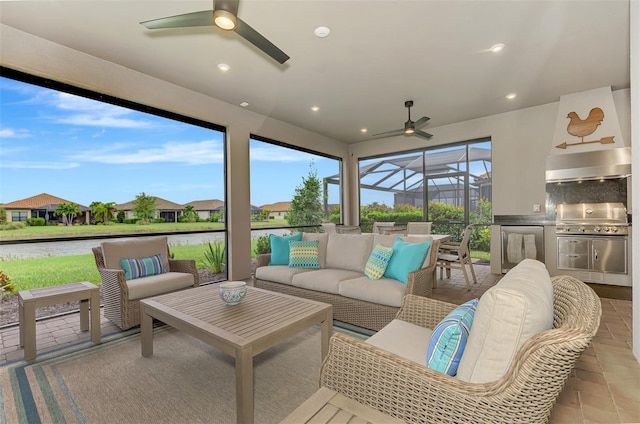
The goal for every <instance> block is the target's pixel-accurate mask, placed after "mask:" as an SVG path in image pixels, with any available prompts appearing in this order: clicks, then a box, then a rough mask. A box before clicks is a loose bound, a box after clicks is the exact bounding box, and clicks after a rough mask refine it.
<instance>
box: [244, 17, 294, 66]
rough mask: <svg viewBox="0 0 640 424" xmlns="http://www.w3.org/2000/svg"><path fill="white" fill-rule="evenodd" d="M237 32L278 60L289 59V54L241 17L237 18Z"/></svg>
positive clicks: (282, 61) (279, 61)
mask: <svg viewBox="0 0 640 424" xmlns="http://www.w3.org/2000/svg"><path fill="white" fill-rule="evenodd" d="M236 25H237V26H236V30H235V31H236V32H237V33H238V35H240V36H241V37H243V38H244V39H245V40H247V41H248V42H250V43H251V44H253V45H254V46H256V47H257V48H259V49H260V50H262V51H263V52H265V53H266V54H268V55H269V56H271V57H272V58H273V59H274V60H275V61H276V62H278V63H280V64H282V63H285V62H286V61H287V60H289V56H288V55H287V54H286V53H285V52H283V51H282V50H280V49H279V48H278V47H276V46H275V45H274V44H273V43H272V42H271V41H269V40H267V39H266V38H264V37H263V36H262V35H261V34H260V33H259V32H258V31H256V30H255V29H253V28H251V27H250V26H249V24H247V23H246V22H244V21H243V20H242V19H240V18H236Z"/></svg>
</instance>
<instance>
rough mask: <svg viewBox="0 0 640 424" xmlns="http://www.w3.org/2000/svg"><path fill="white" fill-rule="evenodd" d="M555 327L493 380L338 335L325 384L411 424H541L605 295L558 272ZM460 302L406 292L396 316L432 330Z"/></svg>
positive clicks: (583, 344) (325, 371) (588, 334)
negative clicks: (465, 376)
mask: <svg viewBox="0 0 640 424" xmlns="http://www.w3.org/2000/svg"><path fill="white" fill-rule="evenodd" d="M552 283H553V294H554V328H553V329H551V330H547V331H544V332H542V333H539V334H537V335H535V336H533V337H532V338H530V339H529V340H527V341H526V342H525V343H524V345H523V346H522V347H521V348H520V350H519V351H518V353H517V355H516V357H515V359H514V361H513V362H512V363H511V365H510V367H509V368H508V370H507V373H506V374H505V375H504V376H503V377H502V378H500V379H499V380H497V381H493V382H491V383H483V384H478V383H466V382H464V381H461V380H459V379H457V378H456V377H451V376H448V375H446V374H443V373H440V372H437V371H434V370H431V369H428V368H427V367H426V366H421V365H420V364H417V363H415V362H412V361H410V360H407V359H404V358H402V357H400V356H397V355H394V354H392V353H390V352H387V351H385V350H382V349H379V348H377V347H375V346H372V345H370V344H367V343H364V342H362V341H359V340H356V339H353V338H350V337H347V336H345V335H342V334H335V335H334V336H333V337H332V339H331V343H330V350H329V355H328V356H327V358H326V360H325V361H324V363H323V365H322V369H321V376H320V383H321V386H324V387H327V388H329V389H332V390H334V391H336V392H339V393H342V394H343V395H345V396H347V397H349V398H351V399H354V400H356V401H358V402H360V403H363V404H366V405H369V406H371V407H373V408H375V409H378V410H380V411H382V412H384V413H386V414H388V415H391V416H394V417H397V418H400V419H402V420H404V421H405V422H408V423H467V422H477V423H516V422H517V423H534V422H535V423H544V422H547V421H548V420H549V416H550V414H551V410H552V408H553V406H554V404H555V401H556V398H557V397H558V395H559V393H560V392H561V390H562V388H563V386H564V384H565V381H566V380H567V378H568V377H569V374H570V373H571V371H572V369H573V367H574V364H575V362H576V360H577V359H578V357H579V356H580V354H581V353H582V352H583V351H584V350H585V349H586V348H587V346H588V345H589V343H590V342H591V340H592V339H593V337H594V336H595V334H596V331H597V330H598V326H599V323H600V315H601V305H600V299H599V298H598V296H597V295H596V294H595V293H594V291H593V290H592V289H591V288H590V287H588V286H587V285H586V284H584V283H582V282H581V281H579V280H576V279H574V278H572V277H568V276H561V277H553V278H552ZM455 307H456V305H453V304H449V303H444V302H440V301H437V300H434V299H430V298H424V297H418V296H411V295H408V296H406V297H405V301H404V303H403V306H402V308H401V309H400V311H399V312H398V315H397V318H398V319H402V320H404V321H409V322H412V323H414V324H418V325H421V326H425V327H428V328H433V327H434V326H435V325H436V324H437V323H438V322H439V321H440V320H441V319H442V318H444V317H445V316H446V315H447V313H449V312H450V311H451V310H453V309H454V308H455Z"/></svg>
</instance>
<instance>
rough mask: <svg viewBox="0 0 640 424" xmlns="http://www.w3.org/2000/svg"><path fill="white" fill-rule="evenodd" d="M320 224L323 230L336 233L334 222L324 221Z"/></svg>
mask: <svg viewBox="0 0 640 424" xmlns="http://www.w3.org/2000/svg"><path fill="white" fill-rule="evenodd" d="M320 225H322V229H323V230H324V232H325V233H329V234H330V233H336V224H334V223H332V222H325V223H323V224H320Z"/></svg>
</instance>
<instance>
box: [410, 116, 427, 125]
mask: <svg viewBox="0 0 640 424" xmlns="http://www.w3.org/2000/svg"><path fill="white" fill-rule="evenodd" d="M429 119H431V118H429V117H428V116H423V117H422V118H420V119H418V120H417V121H416V122H414V123H413V125H414V126H416V127H419V126H420V125H424V124H425V123H426V122H427V121H428V120H429Z"/></svg>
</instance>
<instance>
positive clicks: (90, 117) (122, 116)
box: [53, 92, 151, 128]
mask: <svg viewBox="0 0 640 424" xmlns="http://www.w3.org/2000/svg"><path fill="white" fill-rule="evenodd" d="M53 102H54V104H55V106H56V107H57V108H58V109H60V110H63V111H69V112H72V113H71V114H70V115H68V116H60V117H57V118H56V121H57V122H58V123H62V124H72V125H81V126H96V127H111V128H147V127H150V126H151V123H150V121H147V120H142V119H131V118H127V117H126V116H127V115H131V114H134V113H135V112H134V111H132V110H130V109H126V108H123V107H120V106H114V105H111V104H108V103H103V102H98V101H95V100H91V99H87V98H84V97H79V96H74V95H73V94H69V93H61V92H55V93H54V98H53ZM75 112H79V113H75Z"/></svg>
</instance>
